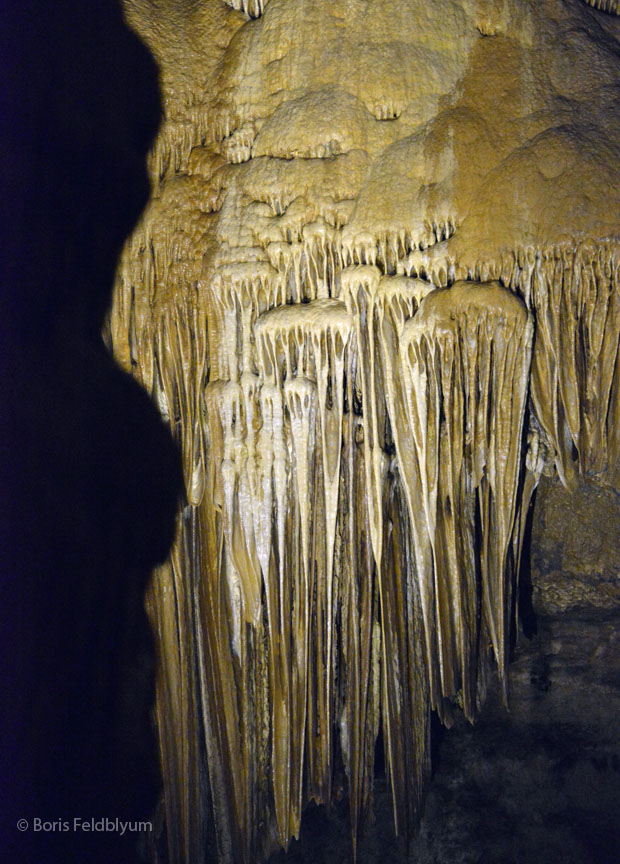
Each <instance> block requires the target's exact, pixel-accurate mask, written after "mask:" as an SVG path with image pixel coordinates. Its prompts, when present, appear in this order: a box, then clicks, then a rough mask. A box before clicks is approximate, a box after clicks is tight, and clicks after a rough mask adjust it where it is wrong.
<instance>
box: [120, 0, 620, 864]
mask: <svg viewBox="0 0 620 864" xmlns="http://www.w3.org/2000/svg"><path fill="white" fill-rule="evenodd" d="M593 7H596V8H593ZM125 10H126V16H127V19H128V21H129V23H130V25H131V26H132V27H133V28H134V29H136V31H137V32H138V33H139V34H140V35H141V36H142V38H143V39H144V40H145V41H146V43H147V44H148V45H149V47H150V48H151V50H152V52H153V55H154V56H155V58H156V59H157V61H158V63H159V67H160V73H161V89H162V97H163V103H164V117H163V121H162V125H161V128H160V130H159V134H158V136H157V139H156V141H155V144H154V147H153V151H152V153H151V156H150V163H149V164H150V172H151V180H152V194H151V201H150V203H149V205H148V207H147V209H146V211H145V212H144V214H143V217H142V219H141V222H140V224H139V225H138V227H137V228H136V230H135V231H134V233H133V235H132V236H131V237H130V238H129V240H128V241H127V244H126V247H125V250H124V252H123V255H122V259H121V262H120V265H119V268H118V274H117V280H116V285H115V293H114V301H113V305H112V308H111V310H110V315H109V324H108V327H107V334H106V335H107V339H108V342H109V345H110V347H111V350H112V351H113V353H114V356H115V357H116V358H117V360H118V362H119V363H120V364H121V365H122V366H124V368H126V369H127V370H128V371H130V372H131V374H133V375H135V376H136V377H137V378H138V380H140V381H141V382H142V384H143V385H144V387H145V388H146V389H147V390H148V391H149V393H151V394H152V396H153V398H154V400H155V401H156V403H157V405H158V406H159V407H160V410H161V412H162V415H163V416H164V417H165V418H166V419H167V420H168V422H169V423H170V428H171V430H172V433H173V435H174V437H175V438H176V440H177V441H178V442H179V443H180V446H181V450H182V455H183V464H184V475H185V487H186V489H185V497H184V500H183V501H182V502H181V504H180V508H179V514H178V525H177V536H176V540H175V544H174V547H173V550H172V552H171V555H170V559H169V561H168V562H167V563H166V564H165V565H164V566H162V567H161V568H159V570H158V571H157V572H156V573H155V575H154V578H153V584H152V588H151V590H150V593H149V597H148V608H149V612H150V616H151V620H152V623H153V627H154V630H155V632H156V636H157V640H158V645H159V657H160V665H159V677H158V685H157V708H156V713H157V721H158V726H159V734H160V749H161V763H162V772H163V779H164V799H165V813H166V828H167V837H168V844H169V858H170V861H171V862H172V864H177V862H183V861H185V862H189V864H196V862H200V861H203V860H205V857H206V854H207V844H208V842H209V838H211V837H213V836H214V837H215V839H216V842H217V853H218V856H219V860H220V861H221V862H235V864H237V862H256V861H258V860H263V859H265V858H267V857H268V855H269V854H270V853H271V852H272V851H273V850H274V849H276V848H278V847H279V846H282V847H284V848H286V847H287V845H288V843H289V842H290V840H291V838H292V837H294V836H298V834H299V830H300V822H301V818H302V812H303V809H304V807H305V805H306V804H307V803H308V802H309V801H311V800H314V801H315V802H317V803H320V804H326V805H329V804H330V803H331V802H333V800H334V799H335V798H337V797H338V796H339V795H340V794H341V792H342V787H343V783H344V785H345V786H346V795H347V798H348V803H349V813H350V825H351V837H352V847H353V850H354V851H355V848H356V845H357V843H358V839H359V837H360V835H361V831H362V829H363V826H364V823H365V821H366V820H367V818H368V817H369V815H370V814H371V812H372V786H373V772H374V767H373V766H374V754H375V742H376V739H377V736H378V733H379V728H380V726H381V727H382V730H383V740H384V744H385V753H386V760H385V761H386V766H387V774H388V778H389V783H390V785H391V790H392V796H393V810H394V820H395V827H396V830H397V832H398V833H399V834H400V835H402V836H403V837H404V838H405V840H406V839H407V838H408V837H409V836H410V835H411V832H412V831H413V830H414V829H415V827H416V824H417V820H418V819H419V816H420V813H421V806H422V799H423V793H424V788H425V784H426V781H427V779H428V776H429V767H430V753H429V737H430V716H431V710H432V709H434V710H436V711H437V712H438V714H439V716H440V718H441V719H442V720H443V722H444V723H446V724H449V723H451V722H452V719H453V717H454V716H455V712H457V711H459V710H461V709H462V710H463V712H464V714H465V716H466V717H467V718H468V719H469V720H472V721H473V720H474V719H475V717H476V714H477V712H478V710H479V708H480V706H481V704H482V701H483V699H484V695H485V690H486V685H487V681H488V677H489V674H490V671H491V669H492V668H493V665H494V664H495V666H496V667H497V672H498V675H499V680H500V683H501V685H502V688H503V690H504V696H505V698H506V697H507V693H506V682H507V664H508V661H509V657H510V649H511V644H512V643H511V639H512V638H513V635H514V627H513V623H514V621H515V619H516V617H517V613H518V610H517V601H516V598H517V591H516V584H517V578H518V574H519V566H520V558H521V548H522V542H523V535H524V530H525V525H526V517H527V512H528V506H529V502H530V500H531V497H532V494H533V491H534V489H535V487H536V485H537V483H538V482H539V479H540V476H541V474H542V473H543V471H544V472H546V473H547V474H549V475H551V474H552V473H553V472H557V474H558V475H559V477H560V479H561V481H562V483H564V484H565V485H566V486H570V485H571V484H572V485H574V484H575V483H577V482H578V478H579V475H586V474H589V475H592V476H596V477H597V478H599V481H600V482H609V477H610V476H611V475H610V473H609V470H608V469H609V466H611V467H612V468H613V467H614V466H615V465H616V464H617V462H618V458H619V455H620V453H619V449H620V433H619V432H618V426H619V421H620V386H619V385H620V354H619V350H618V345H619V339H620V290H619V286H618V281H619V279H620V222H619V218H618V214H619V213H620V172H619V171H618V167H617V166H618V165H619V164H620V67H618V56H619V54H620V22H619V21H618V19H617V18H616V17H615V16H614V15H613V14H609V13H614V12H615V11H616V4H615V3H614V2H592V3H590V5H588V4H587V3H585V2H582V0H536V2H534V0H520V2H517V0H433V2H431V0H408V2H404V0H346V2H345V0H296V2H295V3H291V2H287V0H269V2H267V0H263V2H260V0H247V2H246V0H230V2H228V0H227V2H223V0H199V2H178V0H176V2H174V0H162V2H159V3H153V2H150V0H125ZM343 777H345V778H346V780H344V781H343Z"/></svg>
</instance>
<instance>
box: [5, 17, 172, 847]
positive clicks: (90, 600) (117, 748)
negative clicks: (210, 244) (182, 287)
mask: <svg viewBox="0 0 620 864" xmlns="http://www.w3.org/2000/svg"><path fill="white" fill-rule="evenodd" d="M2 19H3V21H2V24H1V25H0V26H1V27H2V41H3V43H4V44H3V45H2V46H1V56H2V58H3V59H2V61H1V62H2V67H3V68H2V76H0V78H1V83H0V89H1V92H2V107H1V109H0V115H1V116H0V123H1V124H2V147H1V152H2V155H3V167H2V183H3V194H2V211H3V217H4V225H3V252H4V254H3V259H4V260H3V264H2V279H3V282H2V290H1V293H0V303H1V307H2V308H1V309H0V320H1V323H0V367H1V373H0V374H1V392H0V397H1V399H0V416H1V418H2V419H1V420H0V424H1V428H0V435H1V437H0V447H1V451H0V452H1V458H0V469H1V472H2V473H1V476H0V482H1V484H2V485H1V487H0V492H1V499H0V500H1V506H0V526H1V527H0V530H1V531H2V572H1V574H0V579H1V581H0V584H1V588H0V610H1V611H0V615H1V621H0V632H1V633H2V644H1V645H0V656H1V673H2V681H1V690H0V692H1V696H0V698H1V700H2V702H1V704H0V710H1V720H0V722H1V723H2V744H1V748H2V778H1V783H0V790H1V792H0V794H1V796H2V800H1V802H0V808H1V811H2V819H3V822H4V823H5V824H4V830H3V837H2V840H1V841H0V843H1V844H2V849H3V852H4V853H5V854H6V853H9V855H10V854H12V855H13V860H16V861H28V862H30V861H32V862H37V864H39V862H40V864H48V862H55V861H63V862H73V861H75V862H96V861H106V862H112V864H117V862H118V864H122V862H125V861H127V862H131V861H136V860H139V859H138V855H137V853H136V843H137V837H136V835H135V834H132V833H126V834H125V835H124V836H120V835H119V834H118V833H114V832H96V833H87V832H85V831H74V830H72V827H73V819H74V818H75V817H80V818H83V819H89V818H93V817H94V818H98V819H99V818H104V817H109V818H112V819H114V818H118V819H121V820H125V821H130V820H146V819H149V818H150V817H151V815H152V813H153V810H154V809H155V806H156V803H157V798H158V795H159V787H160V779H159V771H158V765H157V751H156V742H155V735H154V730H153V724H152V718H151V709H152V700H153V685H154V668H155V661H154V651H153V640H152V636H151V633H150V629H149V625H148V621H147V618H146V615H145V612H144V608H143V603H144V593H145V589H146V586H147V583H148V580H149V578H150V572H151V569H152V567H153V566H154V565H155V564H156V563H157V562H158V561H161V560H162V559H163V558H164V557H165V556H166V554H167V551H168V549H169V546H170V543H171V541H172V537H173V527H174V512H175V507H176V501H177V497H178V495H179V492H180V484H181V474H180V460H179V455H178V453H177V451H176V449H175V447H174V445H173V443H172V440H171V438H170V435H169V433H168V430H167V429H166V428H165V427H164V425H163V424H162V422H161V421H160V419H159V417H158V414H157V412H156V410H155V409H154V407H153V406H152V404H151V403H150V401H149V399H148V398H147V396H146V394H145V393H143V392H142V390H141V389H140V388H139V387H138V386H137V385H136V384H135V383H134V382H133V381H132V380H131V379H130V378H128V377H127V376H126V375H125V374H123V373H122V372H121V371H120V370H119V369H118V368H117V367H116V366H115V365H114V363H113V361H112V360H111V358H110V357H108V355H107V353H106V351H105V348H104V346H103V344H102V341H101V337H100V330H101V326H102V322H103V318H104V315H105V311H106V309H107V307H108V306H109V303H110V299H111V288H112V283H113V274H114V270H115V266H116V261H117V258H118V254H119V252H120V249H121V246H122V243H123V241H124V238H125V237H126V236H127V234H128V233H129V232H130V231H131V229H132V226H133V224H134V223H135V220H136V219H137V217H138V216H139V213H140V211H141V209H142V208H143V206H144V205H145V203H146V200H147V197H148V183H147V177H146V171H145V167H144V160H145V155H146V151H147V148H148V146H149V144H150V142H151V140H152V138H153V136H154V134H155V131H156V128H157V124H158V122H159V116H160V106H159V100H158V95H157V94H158V90H157V73H156V68H155V65H154V63H153V61H152V59H151V58H150V56H149V54H148V52H147V50H146V49H145V48H144V47H143V45H142V44H141V43H140V42H139V40H138V39H137V37H135V36H134V35H133V34H132V33H131V32H130V31H129V30H128V29H127V28H126V27H125V24H124V22H123V20H122V16H121V13H120V10H119V8H118V6H117V5H116V3H115V2H114V0H105V2H104V0H58V2H49V0H40V2H35V0H15V2H14V0H9V2H7V3H5V4H3V11H2ZM36 817H38V818H41V819H47V820H66V821H68V822H70V823H71V827H70V830H67V831H65V830H64V829H62V828H61V829H59V830H56V831H48V832H42V831H39V832H35V831H34V830H32V822H31V826H30V828H29V830H27V831H25V832H22V833H20V832H19V831H18V830H17V827H16V821H17V819H19V818H27V819H28V820H33V819H35V818H36ZM3 860H7V858H6V857H5V855H3Z"/></svg>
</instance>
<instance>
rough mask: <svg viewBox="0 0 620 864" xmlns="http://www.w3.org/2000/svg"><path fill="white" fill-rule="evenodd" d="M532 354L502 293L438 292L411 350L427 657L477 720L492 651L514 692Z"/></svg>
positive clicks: (520, 315)
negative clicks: (518, 545)
mask: <svg viewBox="0 0 620 864" xmlns="http://www.w3.org/2000/svg"><path fill="white" fill-rule="evenodd" d="M531 343H532V322H531V319H530V318H529V316H528V313H527V310H526V308H525V306H524V305H523V304H522V303H521V301H520V300H519V299H518V298H517V297H516V296H515V295H514V294H512V293H510V292H509V291H508V290H507V289H504V288H502V287H501V286H500V285H499V284H497V283H491V284H484V285H470V284H468V283H459V284H457V285H455V286H453V287H452V288H450V289H439V290H437V291H434V292H432V293H431V294H429V295H428V296H427V297H426V298H425V299H424V300H422V303H421V304H420V310H419V311H418V313H417V315H416V316H415V317H414V318H413V319H412V320H411V321H410V322H409V323H407V324H406V325H405V327H404V330H403V336H402V340H401V352H400V363H401V374H402V375H403V378H404V382H405V388H404V389H405V393H406V405H407V416H408V422H409V440H410V441H411V442H412V444H413V447H414V448H415V452H416V456H417V460H418V464H419V482H420V485H421V492H422V496H421V503H422V506H421V507H420V506H419V505H418V508H417V509H414V511H413V512H412V514H411V518H412V520H413V521H414V522H415V523H417V524H418V525H420V528H419V529H418V530H416V531H415V535H416V540H417V542H420V541H421V540H422V542H424V543H426V544H427V549H426V550H420V552H419V553H418V555H419V558H420V561H421V563H422V562H423V564H422V566H423V568H424V569H422V568H421V569H420V571H419V574H418V578H419V580H420V583H421V591H422V592H424V593H425V594H426V595H427V597H426V600H425V602H424V608H425V610H426V621H427V631H428V632H429V635H430V634H435V637H436V645H431V646H429V648H427V650H428V651H429V654H430V653H431V652H432V653H433V654H434V655H435V656H433V657H432V665H433V667H436V668H438V669H439V678H440V685H441V692H442V695H443V696H444V697H447V698H451V699H455V698H458V699H459V700H460V701H461V703H462V707H463V710H464V712H465V714H466V716H467V717H469V718H470V719H473V718H474V717H475V713H476V709H477V673H478V667H479V665H484V664H485V663H486V660H487V658H486V653H487V645H488V643H490V645H491V646H492V649H493V653H494V655H495V659H496V661H497V664H498V668H499V674H500V678H501V679H502V681H505V673H506V663H507V659H508V649H509V643H508V638H509V630H508V628H509V622H510V619H511V615H512V607H513V596H512V595H513V587H514V580H515V577H516V575H517V574H516V572H515V562H514V561H513V560H512V548H511V547H512V540H513V533H514V530H515V521H516V514H517V509H518V506H519V505H518V494H519V480H520V474H521V470H522V440H521V438H522V429H523V420H524V416H525V408H526V398H527V384H528V373H529V366H530V355H531ZM407 480H408V478H405V482H407ZM415 491H416V493H418V494H419V489H416V490H415ZM410 499H413V496H410ZM418 500H420V499H419V498H418ZM418 538H420V539H418ZM429 545H430V549H429V548H428V546H429Z"/></svg>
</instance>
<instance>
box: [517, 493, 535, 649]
mask: <svg viewBox="0 0 620 864" xmlns="http://www.w3.org/2000/svg"><path fill="white" fill-rule="evenodd" d="M535 506H536V490H535V491H534V494H533V495H532V500H531V501H530V505H529V508H528V511H527V518H526V520H525V530H524V532H523V548H522V551H521V569H520V570H519V582H518V586H517V591H518V602H519V625H520V629H521V631H522V632H523V635H524V636H525V638H526V639H531V638H532V637H533V636H535V635H536V627H537V625H536V612H535V611H534V604H533V585H532V525H533V523H534V510H535ZM515 635H517V634H515Z"/></svg>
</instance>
